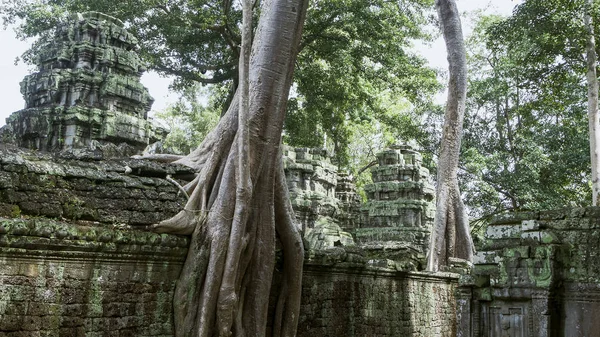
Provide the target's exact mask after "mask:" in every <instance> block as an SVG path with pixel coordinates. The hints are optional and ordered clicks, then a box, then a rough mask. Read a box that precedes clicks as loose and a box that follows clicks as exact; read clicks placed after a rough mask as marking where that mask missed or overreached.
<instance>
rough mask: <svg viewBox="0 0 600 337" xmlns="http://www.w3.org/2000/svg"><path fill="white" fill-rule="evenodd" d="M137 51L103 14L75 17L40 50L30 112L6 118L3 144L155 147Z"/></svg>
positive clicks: (26, 91)
mask: <svg viewBox="0 0 600 337" xmlns="http://www.w3.org/2000/svg"><path fill="white" fill-rule="evenodd" d="M137 48H138V41H137V39H136V38H135V37H134V36H133V35H131V34H130V33H128V32H127V31H126V30H125V28H124V25H123V23H122V22H121V21H120V20H118V19H115V18H113V17H110V16H108V15H104V14H101V13H97V12H88V13H84V14H74V15H73V16H71V17H70V19H69V20H68V21H67V22H66V23H64V24H62V25H60V26H59V27H58V28H57V29H56V31H55V34H54V39H53V40H52V41H48V43H47V44H45V45H43V46H42V47H41V48H40V50H39V54H38V72H36V73H33V74H31V75H28V76H26V77H25V79H24V80H23V81H22V82H21V93H22V94H23V97H24V98H25V102H26V105H25V109H23V110H20V111H17V112H15V113H13V114H12V115H11V116H10V117H9V118H7V121H6V124H7V125H6V126H5V127H4V128H3V129H4V130H2V132H1V133H2V136H3V138H4V141H7V140H8V141H12V142H14V143H16V144H17V145H19V146H22V147H28V148H33V149H39V150H46V151H48V150H61V149H69V148H81V147H86V146H89V145H90V144H91V142H92V141H93V140H95V141H97V142H99V143H101V144H102V143H127V144H129V145H131V146H133V147H134V148H136V149H143V148H144V147H145V146H146V145H148V143H149V142H153V141H156V136H155V134H156V132H157V130H156V129H155V127H154V126H153V125H152V123H150V122H149V121H148V120H147V113H148V111H149V110H150V108H151V106H152V102H153V99H152V97H150V95H149V94H148V90H147V89H146V88H145V87H144V86H143V85H142V84H141V83H140V76H141V75H142V73H143V72H144V71H145V70H146V68H145V67H144V65H143V63H142V61H141V60H140V58H139V56H138V55H137V53H136V49H137ZM7 138H8V139H7Z"/></svg>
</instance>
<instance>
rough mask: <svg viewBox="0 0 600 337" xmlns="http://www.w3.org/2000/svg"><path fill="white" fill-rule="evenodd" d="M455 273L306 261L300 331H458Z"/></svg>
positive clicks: (424, 334) (450, 336)
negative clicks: (327, 264) (406, 270)
mask: <svg viewBox="0 0 600 337" xmlns="http://www.w3.org/2000/svg"><path fill="white" fill-rule="evenodd" d="M456 281H457V279H456V274H437V275H432V274H427V273H419V272H399V271H395V270H391V269H385V268H369V267H366V266H365V265H363V266H361V268H356V267H348V266H343V267H336V266H323V265H322V264H310V263H309V264H307V265H306V266H305V272H304V275H303V280H302V304H301V310H300V321H299V325H298V336H300V337H312V336H319V337H321V336H331V337H337V336H356V337H359V336H360V337H362V336H370V337H375V336H379V337H384V336H386V337H387V336H389V337H393V336H415V337H416V336H419V337H430V336H436V337H454V336H456V323H455V322H456V321H455V317H456V311H455V305H454V303H455V296H454V294H455V290H456V284H457V283H456Z"/></svg>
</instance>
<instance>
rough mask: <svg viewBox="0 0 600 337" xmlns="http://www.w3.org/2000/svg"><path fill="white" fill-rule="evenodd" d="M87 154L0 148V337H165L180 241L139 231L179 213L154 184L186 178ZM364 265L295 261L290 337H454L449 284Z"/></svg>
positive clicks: (170, 196)
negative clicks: (299, 290)
mask: <svg viewBox="0 0 600 337" xmlns="http://www.w3.org/2000/svg"><path fill="white" fill-rule="evenodd" d="M90 151H91V150H90ZM90 151H82V152H62V153H58V154H53V155H50V154H43V153H37V152H31V151H27V150H22V149H16V148H11V147H7V146H2V147H0V210H1V211H2V215H0V217H1V218H0V337H5V336H6V337H8V336H10V337H17V336H19V337H25V336H27V337H29V336H86V337H87V336H103V337H104V336H120V337H122V336H172V318H171V315H172V313H171V310H172V302H171V301H172V293H173V289H174V285H175V281H176V279H177V277H178V275H179V270H180V268H181V265H182V261H183V259H184V258H185V255H186V252H187V244H188V242H187V239H186V238H183V237H178V236H173V235H165V234H163V235H159V234H154V233H150V232H146V231H143V230H141V229H143V228H145V225H148V224H151V223H154V222H157V221H160V220H162V219H165V218H167V217H169V216H171V215H173V214H174V213H175V212H176V211H178V210H179V209H180V207H182V205H183V203H184V202H185V199H184V198H183V197H182V196H180V195H179V196H178V192H177V188H176V187H175V186H173V184H171V183H170V182H168V181H167V180H166V179H165V178H166V176H167V175H172V176H173V177H174V178H186V177H189V176H190V174H191V172H189V171H188V170H186V169H184V168H182V167H179V166H173V165H162V164H155V163H151V162H146V161H141V160H131V159H118V160H100V159H102V153H96V152H94V151H91V152H90ZM75 157H76V158H79V159H82V158H83V159H85V160H76V158H75ZM332 193H333V189H332V190H331V191H330V194H332ZM49 218H54V219H49ZM374 255H377V254H373V253H372V252H369V251H364V250H362V249H361V248H359V247H354V246H349V247H331V249H328V250H324V251H314V250H313V251H310V252H309V253H307V255H306V264H305V266H306V267H305V274H304V285H303V298H302V308H301V317H300V326H299V333H298V335H299V336H311V337H312V336H357V337H358V336H399V335H406V336H454V333H455V327H456V324H455V314H456V313H455V310H454V300H455V298H454V290H455V288H456V285H457V275H456V274H436V275H432V274H425V273H419V272H407V271H406V270H412V269H413V268H407V267H406V265H404V263H403V262H402V261H394V260H388V259H386V258H385V257H381V256H374Z"/></svg>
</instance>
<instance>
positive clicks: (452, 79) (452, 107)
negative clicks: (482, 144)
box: [427, 0, 474, 271]
mask: <svg viewBox="0 0 600 337" xmlns="http://www.w3.org/2000/svg"><path fill="white" fill-rule="evenodd" d="M435 5H436V9H437V11H438V16H439V19H440V23H441V27H442V33H443V35H444V40H445V42H446V50H447V51H448V64H449V83H448V98H447V101H446V113H445V116H444V128H443V130H442V141H441V148H440V156H439V159H438V168H437V170H438V174H437V187H436V198H437V199H436V214H435V221H434V225H433V229H432V233H431V241H430V246H429V253H428V257H427V270H429V271H437V270H439V269H440V266H442V265H447V264H448V258H449V257H458V258H462V259H466V260H469V261H472V260H473V250H474V249H473V241H472V240H471V234H470V229H469V221H468V217H467V215H466V212H465V207H464V204H463V202H462V199H461V195H460V189H459V187H458V158H459V154H460V145H461V139H462V133H463V120H464V114H465V102H466V99H467V58H466V51H465V42H464V39H463V34H462V26H461V22H460V15H459V13H458V9H457V7H456V2H455V1H454V0H436V2H435Z"/></svg>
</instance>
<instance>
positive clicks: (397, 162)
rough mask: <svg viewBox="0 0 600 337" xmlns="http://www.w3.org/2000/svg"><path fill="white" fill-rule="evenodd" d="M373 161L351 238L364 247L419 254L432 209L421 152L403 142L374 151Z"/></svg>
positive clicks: (424, 245)
mask: <svg viewBox="0 0 600 337" xmlns="http://www.w3.org/2000/svg"><path fill="white" fill-rule="evenodd" d="M377 162H378V165H377V166H374V167H372V168H371V174H372V177H373V183H372V184H369V185H366V186H365V192H366V193H367V199H368V201H367V202H366V203H365V204H364V205H363V206H362V208H361V220H360V221H361V224H360V228H357V229H356V230H355V231H354V234H355V239H356V241H357V243H359V244H360V245H362V246H365V247H367V248H371V249H385V250H387V251H388V252H389V253H391V252H392V251H394V250H396V251H397V252H398V253H399V254H400V255H401V256H403V257H402V259H406V258H407V256H405V255H406V254H404V253H400V252H401V251H405V252H406V253H407V254H408V255H409V256H412V257H413V258H416V257H417V256H421V257H422V256H423V255H424V254H425V252H426V251H427V246H428V244H429V233H430V231H431V226H432V224H433V218H434V213H435V203H434V202H433V199H434V195H435V191H434V188H433V186H432V184H431V179H430V177H429V170H427V169H426V168H425V167H423V166H421V164H422V156H421V154H420V153H419V152H418V151H416V150H415V149H414V148H413V147H411V146H410V145H407V144H397V145H394V146H392V147H391V148H390V149H387V150H384V151H382V152H380V153H378V154H377ZM392 255H393V254H392ZM399 257H400V256H399Z"/></svg>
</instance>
